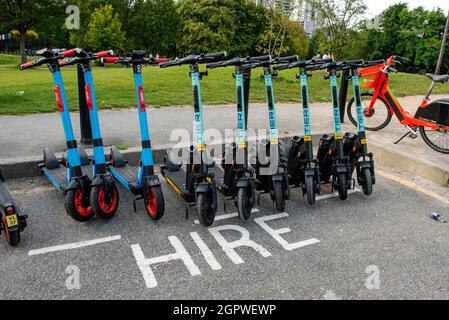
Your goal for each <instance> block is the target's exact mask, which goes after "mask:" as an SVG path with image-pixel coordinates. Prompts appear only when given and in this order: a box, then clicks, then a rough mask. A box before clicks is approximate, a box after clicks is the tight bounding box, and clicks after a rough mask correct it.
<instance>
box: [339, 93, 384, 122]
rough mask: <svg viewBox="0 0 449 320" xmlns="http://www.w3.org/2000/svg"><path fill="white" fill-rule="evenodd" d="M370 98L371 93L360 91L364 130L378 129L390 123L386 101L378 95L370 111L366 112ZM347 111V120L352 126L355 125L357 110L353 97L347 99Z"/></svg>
mask: <svg viewBox="0 0 449 320" xmlns="http://www.w3.org/2000/svg"><path fill="white" fill-rule="evenodd" d="M372 98H373V94H372V93H370V92H365V93H362V108H363V113H364V117H363V121H364V123H365V130H369V131H378V130H380V129H383V128H385V127H386V126H387V125H388V124H389V123H390V121H391V116H392V114H391V112H390V108H389V107H388V105H387V102H386V101H385V100H383V99H382V98H380V97H379V98H377V100H376V102H375V103H374V106H373V108H372V109H371V112H370V113H369V114H368V113H367V110H368V107H369V105H370V103H371V99H372ZM347 112H348V118H349V120H350V121H351V123H352V124H353V125H354V126H356V127H357V112H356V106H355V103H354V98H352V99H351V100H350V101H349V103H348V111H347Z"/></svg>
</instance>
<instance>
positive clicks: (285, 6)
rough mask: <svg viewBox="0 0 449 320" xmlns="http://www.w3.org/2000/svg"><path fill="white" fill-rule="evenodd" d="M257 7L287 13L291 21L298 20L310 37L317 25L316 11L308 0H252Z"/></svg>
mask: <svg viewBox="0 0 449 320" xmlns="http://www.w3.org/2000/svg"><path fill="white" fill-rule="evenodd" d="M252 1H253V2H254V3H256V4H258V5H263V6H266V7H270V6H275V7H276V8H279V9H282V10H283V11H284V12H286V13H288V14H289V15H290V16H291V18H292V19H294V20H298V21H299V23H300V24H301V26H302V28H303V29H304V32H305V34H306V35H307V36H309V37H311V36H312V35H313V33H314V32H315V30H316V29H318V28H319V24H318V17H319V16H318V11H317V9H315V8H314V7H313V6H312V5H311V4H310V2H309V1H308V0H252Z"/></svg>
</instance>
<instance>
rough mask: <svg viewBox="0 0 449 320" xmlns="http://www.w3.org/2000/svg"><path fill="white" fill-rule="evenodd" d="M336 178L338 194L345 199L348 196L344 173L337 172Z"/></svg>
mask: <svg viewBox="0 0 449 320" xmlns="http://www.w3.org/2000/svg"><path fill="white" fill-rule="evenodd" d="M337 179H338V196H339V198H340V199H341V200H346V198H347V197H348V182H347V179H346V173H344V172H342V173H339V174H338V176H337Z"/></svg>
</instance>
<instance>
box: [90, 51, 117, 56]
mask: <svg viewBox="0 0 449 320" xmlns="http://www.w3.org/2000/svg"><path fill="white" fill-rule="evenodd" d="M113 55H114V51H112V50H105V51H100V52H97V53H94V56H95V57H96V58H106V57H112V56H113Z"/></svg>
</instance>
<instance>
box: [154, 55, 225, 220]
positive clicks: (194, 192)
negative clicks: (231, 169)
mask: <svg viewBox="0 0 449 320" xmlns="http://www.w3.org/2000/svg"><path fill="white" fill-rule="evenodd" d="M225 57H226V52H219V53H212V54H199V55H190V56H187V57H185V58H182V59H176V60H172V61H168V62H163V63H160V64H159V66H160V67H161V68H167V67H174V66H181V65H188V66H189V71H190V72H189V75H190V78H191V80H192V93H193V108H194V128H193V129H194V134H195V137H194V140H195V142H194V144H193V145H192V146H190V148H189V150H188V154H189V156H188V157H189V158H188V159H187V163H185V164H182V163H179V162H178V161H176V159H173V155H172V152H171V150H169V151H168V152H167V154H166V156H165V160H164V165H162V166H161V173H162V175H163V176H164V178H165V179H166V180H167V183H168V184H169V185H170V186H171V187H172V188H173V189H174V190H175V191H176V192H177V193H178V194H179V195H180V196H181V197H182V198H183V199H184V200H185V202H186V203H187V208H186V216H188V212H189V208H190V207H192V206H196V208H197V212H198V217H199V221H200V222H201V224H202V225H204V226H210V225H212V223H213V222H214V220H215V214H216V212H217V209H218V204H217V188H216V184H215V182H214V175H213V174H212V173H211V172H209V167H210V166H211V163H209V162H210V159H208V153H207V150H206V142H205V137H204V124H203V106H202V101H201V89H200V81H201V79H203V77H205V76H207V72H201V71H200V68H199V65H200V64H204V63H210V62H218V61H221V60H223V59H224V58H225Z"/></svg>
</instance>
